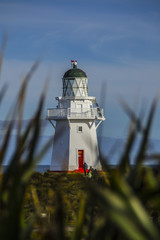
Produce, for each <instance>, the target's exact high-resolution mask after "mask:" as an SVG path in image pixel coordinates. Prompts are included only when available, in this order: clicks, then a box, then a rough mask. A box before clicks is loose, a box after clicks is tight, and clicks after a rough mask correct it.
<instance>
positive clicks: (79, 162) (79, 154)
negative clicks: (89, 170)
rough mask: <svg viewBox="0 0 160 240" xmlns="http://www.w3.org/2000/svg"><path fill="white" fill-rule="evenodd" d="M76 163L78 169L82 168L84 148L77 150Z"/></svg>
mask: <svg viewBox="0 0 160 240" xmlns="http://www.w3.org/2000/svg"><path fill="white" fill-rule="evenodd" d="M78 164H79V169H80V170H83V164H84V150H78Z"/></svg>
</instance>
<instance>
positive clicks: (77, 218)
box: [0, 41, 160, 240]
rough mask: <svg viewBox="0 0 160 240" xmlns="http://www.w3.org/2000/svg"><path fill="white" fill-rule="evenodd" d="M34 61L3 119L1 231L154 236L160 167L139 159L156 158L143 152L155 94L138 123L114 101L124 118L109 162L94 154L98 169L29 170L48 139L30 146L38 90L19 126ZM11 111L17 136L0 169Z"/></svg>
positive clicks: (36, 127) (28, 235)
mask: <svg viewBox="0 0 160 240" xmlns="http://www.w3.org/2000/svg"><path fill="white" fill-rule="evenodd" d="M4 43H5V41H4ZM4 45H5V44H3V46H4ZM3 56H4V47H2V50H1V51H0V72H1V67H2V62H3ZM38 65H39V61H37V62H35V63H34V64H33V66H32V67H31V69H30V71H29V72H28V73H27V74H26V76H25V78H24V81H23V84H22V86H21V89H20V91H19V94H18V97H17V99H16V101H15V105H14V106H13V107H12V109H13V110H12V114H11V115H10V116H9V119H10V121H9V122H8V123H7V125H6V124H4V126H3V128H4V129H5V131H6V134H5V135H4V136H3V139H2V141H1V145H0V168H1V175H0V239H2V240H3V239H5V240H6V239H13V238H14V239H17V240H18V239H19V240H23V239H26V240H29V239H47V240H48V239H56V240H62V239H72V240H74V239H75V240H77V239H86V240H89V239H93V240H94V239H100V240H101V239H108V240H110V239H120V240H121V239H123V240H125V239H133V240H150V239H152V240H158V239H159V236H160V230H159V229H160V200H159V199H160V172H159V171H157V170H155V169H153V168H151V167H144V165H143V164H144V162H145V160H146V159H155V160H156V161H157V165H158V164H159V160H160V154H152V156H149V155H148V154H147V147H148V142H149V137H150V131H151V127H152V124H153V118H154V114H155V112H156V107H157V101H158V100H157V98H155V99H154V100H153V102H152V104H151V107H150V111H149V114H148V116H147V121H146V122H145V124H144V123H143V121H142V120H141V119H140V117H139V116H137V115H136V113H135V112H134V111H133V110H132V109H130V107H129V106H128V105H127V103H125V102H124V101H121V103H122V106H123V108H124V110H125V112H126V114H127V115H128V116H129V118H130V121H131V124H130V128H129V132H128V139H127V141H126V146H125V148H124V151H123V154H122V156H120V158H119V165H118V166H117V168H116V169H111V168H110V167H109V165H108V164H107V160H106V159H104V158H103V157H102V156H101V162H102V165H103V169H104V170H105V172H104V173H101V174H97V175H95V176H93V177H92V178H91V179H89V178H87V177H85V176H84V175H83V174H74V173H72V174H56V173H54V174H53V173H44V174H40V173H38V172H34V173H33V169H34V166H35V164H37V163H38V162H39V160H40V159H41V158H42V157H43V155H44V154H45V153H46V151H47V150H48V148H49V147H50V145H51V141H50V140H49V142H48V143H47V144H46V145H45V146H43V147H42V148H41V150H40V152H37V151H36V149H37V147H38V144H39V136H40V134H41V114H42V111H43V106H44V100H45V93H44V92H43V93H42V95H41V96H40V99H39V104H38V106H37V110H36V111H35V113H34V115H33V116H32V118H31V120H30V122H29V123H28V125H27V127H26V129H25V130H23V131H22V119H23V108H24V102H25V95H26V90H27V86H28V83H29V81H30V79H31V77H32V75H33V74H34V72H35V71H36V68H37V67H38ZM4 89H5V87H3V86H2V88H1V91H0V102H2V100H3V96H4V95H5V91H4ZM15 118H16V119H18V120H17V121H16V124H17V129H18V130H17V140H16V141H17V142H16V146H15V149H14V152H13V155H12V156H11V158H10V164H9V165H8V168H7V169H6V171H5V172H4V173H3V174H2V165H3V162H4V158H5V155H6V153H7V151H8V146H9V141H10V137H11V132H12V128H13V127H14V124H15V121H14V119H15ZM6 119H8V116H7V117H6ZM139 135H140V136H141V141H140V142H139V147H138V150H137V154H136V157H135V166H134V167H131V166H130V154H131V151H132V148H133V146H134V143H135V141H136V138H137V136H139ZM115 151H116V149H115Z"/></svg>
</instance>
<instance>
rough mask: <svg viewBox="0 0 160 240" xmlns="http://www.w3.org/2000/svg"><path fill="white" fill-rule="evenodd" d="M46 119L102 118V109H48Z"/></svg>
mask: <svg viewBox="0 0 160 240" xmlns="http://www.w3.org/2000/svg"><path fill="white" fill-rule="evenodd" d="M47 117H48V118H50V119H56V118H103V109H101V110H97V108H82V109H80V108H50V109H48V114H47Z"/></svg>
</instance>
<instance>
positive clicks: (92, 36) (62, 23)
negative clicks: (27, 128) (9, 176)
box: [0, 0, 160, 139]
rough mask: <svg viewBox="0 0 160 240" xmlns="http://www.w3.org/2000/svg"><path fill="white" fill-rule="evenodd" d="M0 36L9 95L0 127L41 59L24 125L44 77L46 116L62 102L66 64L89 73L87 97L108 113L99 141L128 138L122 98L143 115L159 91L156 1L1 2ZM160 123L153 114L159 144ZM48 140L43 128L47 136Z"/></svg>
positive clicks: (159, 3) (159, 36) (159, 30)
mask: <svg viewBox="0 0 160 240" xmlns="http://www.w3.org/2000/svg"><path fill="white" fill-rule="evenodd" d="M4 32H7V34H8V43H7V49H6V53H5V61H4V65H3V72H2V75H1V83H0V85H1V86H2V85H3V84H4V83H5V82H7V83H8V85H9V88H8V91H7V94H6V97H5V99H4V102H3V105H2V107H1V116H0V120H3V119H4V118H5V116H6V112H7V110H8V107H9V106H10V105H11V103H12V102H13V99H15V97H16V95H17V92H18V89H19V87H20V84H21V82H22V78H23V76H24V75H25V74H26V73H27V71H28V70H29V68H30V67H31V65H32V64H33V62H34V61H35V60H36V59H38V58H39V57H41V58H42V62H41V64H40V66H39V68H38V70H37V71H36V73H35V75H34V76H33V78H32V81H31V83H30V86H29V90H28V95H27V100H26V109H25V113H24V118H25V119H29V118H30V117H31V116H32V113H33V111H34V109H35V108H36V103H37V100H38V97H39V95H40V93H41V91H42V89H43V86H44V82H45V79H46V78H47V77H48V76H49V77H50V87H49V90H48V94H47V98H46V105H45V108H46V109H47V107H56V101H55V97H56V96H61V94H62V81H61V79H62V76H63V74H64V72H65V71H66V70H67V69H68V68H70V60H71V59H75V60H77V61H78V66H79V68H81V69H83V70H84V71H85V72H86V73H87V76H88V78H89V95H91V96H96V97H97V101H98V102H99V103H100V106H101V107H104V108H105V116H106V121H105V122H104V124H103V135H104V136H107V137H124V136H126V134H127V129H128V123H129V121H128V118H127V116H126V114H125V113H124V112H123V110H122V108H121V106H120V103H119V100H118V99H119V97H123V98H124V99H125V100H126V101H127V102H128V103H129V105H130V106H131V107H132V108H134V109H136V111H139V109H140V108H141V106H143V108H144V109H145V110H146V112H147V110H148V108H149V106H150V103H151V100H152V99H153V97H154V96H155V94H156V93H157V91H159V89H160V81H159V76H160V1H159V0H152V1H150V0H92V1H89V0H81V1H73V0H54V1H51V0H50V1H49V0H44V1H42V0H34V1H33V0H21V1H14V0H4V1H3V0H1V1H0V39H2V36H3V35H4ZM104 83H105V86H106V90H105V93H106V94H105V98H104V97H103V99H102V97H101V96H102V90H101V89H103V90H104ZM45 114H46V113H45V112H44V118H45ZM159 119H160V110H159V106H158V110H157V114H156V118H155V122H154V128H153V131H152V136H153V137H154V138H158V139H159V138H160V131H159V130H158V129H159V128H160V122H159ZM50 133H53V132H52V129H51V127H50V126H48V128H46V131H45V134H48V135H49V134H50Z"/></svg>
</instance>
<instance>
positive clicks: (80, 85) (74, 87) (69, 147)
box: [47, 61, 105, 172]
mask: <svg viewBox="0 0 160 240" xmlns="http://www.w3.org/2000/svg"><path fill="white" fill-rule="evenodd" d="M71 65H72V67H71V69H69V70H68V71H67V72H65V74H64V76H63V78H62V96H61V97H56V100H57V101H58V104H57V108H49V109H48V112H47V120H49V121H50V123H51V124H52V126H53V127H54V128H55V134H54V140H53V153H52V159H51V166H50V170H51V171H56V172H58V171H79V172H81V171H82V172H83V165H84V163H87V165H88V167H90V166H92V167H93V168H94V169H97V170H101V164H100V159H99V148H98V141H97V133H96V129H97V128H98V126H99V125H100V123H101V122H102V121H103V120H105V118H104V115H103V110H102V109H100V108H99V106H98V104H97V102H96V98H95V97H91V96H88V78H87V75H86V73H85V72H84V71H83V70H81V69H79V68H78V67H77V61H71Z"/></svg>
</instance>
